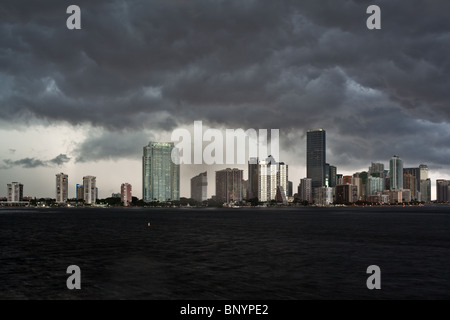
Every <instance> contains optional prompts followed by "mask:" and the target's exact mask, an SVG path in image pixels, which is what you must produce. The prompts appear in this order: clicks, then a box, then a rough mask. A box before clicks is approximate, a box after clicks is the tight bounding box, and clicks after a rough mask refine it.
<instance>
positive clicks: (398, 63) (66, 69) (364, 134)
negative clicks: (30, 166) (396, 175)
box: [0, 0, 450, 165]
mask: <svg viewBox="0 0 450 320" xmlns="http://www.w3.org/2000/svg"><path fill="white" fill-rule="evenodd" d="M372 3H373V1H356V0H354V1H351V0H345V1H344V0H340V1H336V0H333V1H331V0H322V1H312V0H311V1H294V0H292V1H289V0H285V1H275V0H259V1H256V0H227V1H220V0H209V1H207V0H201V1H200V0H189V1H182V0H179V1H175V0H172V1H167V0H165V1H162V0H152V1H148V0H135V1H77V4H78V5H79V6H80V7H81V9H82V28H83V29H82V30H80V31H69V30H67V29H66V27H65V20H66V18H67V15H66V14H65V10H66V8H67V6H68V5H70V4H72V3H71V2H70V3H69V2H67V1H59V0H58V1H56V0H55V1H33V2H29V1H17V0H15V1H8V0H7V1H2V6H1V8H0V16H1V17H2V19H1V22H0V82H1V83H2V86H1V87H0V116H1V118H2V119H4V120H15V121H21V122H23V121H32V120H33V119H36V118H37V119H42V120H47V121H62V122H67V123H70V124H80V123H90V124H92V125H93V126H96V127H101V128H104V129H105V133H104V135H103V136H102V137H91V138H89V139H88V140H86V141H85V142H84V143H82V144H81V145H79V147H78V149H77V155H78V158H77V160H78V161H90V160H97V159H102V158H114V157H117V156H119V157H121V156H126V155H127V154H129V152H133V150H134V149H133V150H132V147H131V146H129V143H130V142H132V140H133V139H125V138H123V137H122V136H121V135H120V134H117V136H115V134H116V133H117V132H123V130H127V132H128V133H129V134H130V135H133V133H132V131H139V130H143V129H152V130H161V129H164V130H171V129H172V128H174V127H176V126H179V125H187V124H189V125H190V124H192V121H194V120H203V121H204V122H208V123H210V124H211V125H220V126H227V127H229V128H237V127H244V128H249V127H256V128H280V129H282V134H283V130H284V132H286V133H287V132H289V133H296V135H297V137H299V138H300V137H302V136H303V135H304V132H305V130H306V129H308V128H314V127H324V128H326V129H327V131H328V133H329V143H328V145H329V148H330V157H331V161H334V162H336V163H340V164H341V165H344V164H346V163H353V164H359V163H361V164H363V163H367V162H368V161H370V160H374V159H380V158H382V159H385V158H386V157H387V158H389V157H390V156H392V154H393V153H396V154H400V155H405V156H408V157H410V161H417V162H418V161H423V162H426V161H428V162H433V163H434V164H436V165H443V164H446V163H448V160H447V159H448V157H447V155H448V154H449V152H450V149H449V147H448V146H447V143H445V139H447V138H448V132H449V130H448V129H449V126H448V122H449V121H450V108H448V106H449V105H450V91H449V90H448V88H449V87H450V72H449V71H450V70H449V68H450V62H449V59H450V58H449V57H450V46H449V45H448V43H449V41H450V20H449V19H448V12H449V10H450V3H449V2H448V1H445V0H435V1H433V2H429V1H424V0H413V1H408V2H400V1H395V2H394V1H388V0H384V1H376V4H377V5H379V6H380V7H381V9H382V29H381V30H377V31H369V30H367V28H366V26H365V23H366V18H367V14H366V8H367V7H368V6H369V5H370V4H372ZM111 136H112V137H116V138H117V139H119V140H122V142H123V144H122V146H126V147H124V148H123V147H118V146H117V145H116V144H114V138H111ZM294 136H295V134H294ZM282 138H283V137H282ZM125 140H126V141H125ZM142 140H143V139H142ZM147 140H148V139H146V141H143V142H144V144H145V143H146V142H147ZM282 141H283V140H282ZM294 141H295V140H294ZM447 141H448V140H447ZM289 142H292V141H289ZM284 143H285V146H286V147H287V146H288V144H287V142H286V141H284ZM138 145H139V146H141V145H140V144H138ZM289 147H290V149H291V150H292V149H293V148H292V144H290V145H289ZM301 147H303V146H301ZM292 151H293V152H297V151H296V150H295V148H294V149H293V150H292ZM405 156H404V157H405ZM421 158H423V160H420V159H421Z"/></svg>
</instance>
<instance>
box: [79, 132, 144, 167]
mask: <svg viewBox="0 0 450 320" xmlns="http://www.w3.org/2000/svg"><path fill="white" fill-rule="evenodd" d="M152 139H153V136H152V135H149V134H147V133H144V132H104V133H100V134H90V135H89V137H88V138H87V139H86V140H85V141H83V142H82V143H80V144H79V145H78V146H77V147H76V148H75V151H74V152H75V154H76V155H77V158H76V161H77V162H88V161H98V160H104V159H114V158H125V159H126V158H130V159H139V157H140V156H141V155H142V148H143V147H144V146H145V145H147V144H148V143H149V141H151V140H152Z"/></svg>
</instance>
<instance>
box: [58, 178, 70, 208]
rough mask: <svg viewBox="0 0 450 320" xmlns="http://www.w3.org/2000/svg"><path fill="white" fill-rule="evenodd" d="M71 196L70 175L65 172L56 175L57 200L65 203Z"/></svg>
mask: <svg viewBox="0 0 450 320" xmlns="http://www.w3.org/2000/svg"><path fill="white" fill-rule="evenodd" d="M68 198H69V176H68V175H67V174H64V173H58V174H57V175H56V202H57V203H65V202H67V199H68Z"/></svg>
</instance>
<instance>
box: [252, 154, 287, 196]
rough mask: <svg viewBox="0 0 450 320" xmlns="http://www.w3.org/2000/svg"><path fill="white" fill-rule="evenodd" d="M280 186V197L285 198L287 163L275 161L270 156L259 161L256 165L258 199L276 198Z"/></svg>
mask: <svg viewBox="0 0 450 320" xmlns="http://www.w3.org/2000/svg"><path fill="white" fill-rule="evenodd" d="M278 188H280V192H281V193H282V194H281V197H282V198H283V199H286V198H287V191H288V165H287V164H285V163H284V162H277V161H276V160H275V159H274V158H273V157H272V156H269V157H268V158H267V159H266V160H262V161H259V165H258V199H259V201H261V202H268V201H272V200H276V198H277V191H278Z"/></svg>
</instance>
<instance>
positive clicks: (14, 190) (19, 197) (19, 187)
mask: <svg viewBox="0 0 450 320" xmlns="http://www.w3.org/2000/svg"><path fill="white" fill-rule="evenodd" d="M7 186H8V202H19V201H23V184H21V183H20V182H12V183H9V184H8V185H7Z"/></svg>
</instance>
